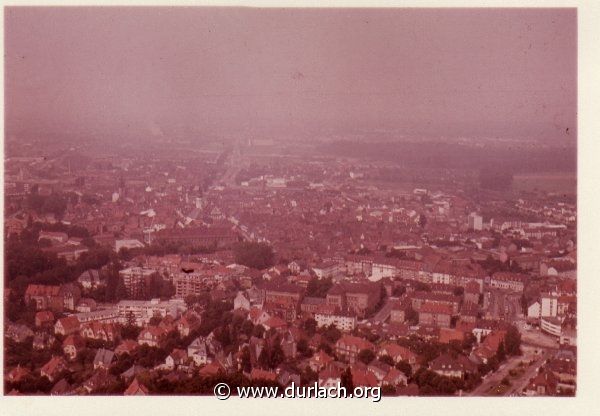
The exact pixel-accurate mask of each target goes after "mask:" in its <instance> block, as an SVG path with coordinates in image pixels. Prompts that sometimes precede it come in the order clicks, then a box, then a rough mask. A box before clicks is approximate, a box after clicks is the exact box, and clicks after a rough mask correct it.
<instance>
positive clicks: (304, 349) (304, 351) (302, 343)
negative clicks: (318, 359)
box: [296, 338, 312, 358]
mask: <svg viewBox="0 0 600 416" xmlns="http://www.w3.org/2000/svg"><path fill="white" fill-rule="evenodd" d="M296 349H297V350H298V354H300V356H302V357H305V358H308V357H310V356H311V355H312V351H311V350H310V348H309V347H308V341H307V340H306V338H302V339H300V340H299V341H298V344H296Z"/></svg>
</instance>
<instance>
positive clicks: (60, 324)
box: [54, 315, 80, 336]
mask: <svg viewBox="0 0 600 416" xmlns="http://www.w3.org/2000/svg"><path fill="white" fill-rule="evenodd" d="M79 330H80V323H79V319H77V317H76V316H73V315H71V316H67V317H65V318H60V319H59V320H57V321H56V323H55V324H54V333H55V334H57V335H63V336H67V335H71V334H74V333H76V332H79Z"/></svg>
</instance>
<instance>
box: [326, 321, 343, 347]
mask: <svg viewBox="0 0 600 416" xmlns="http://www.w3.org/2000/svg"><path fill="white" fill-rule="evenodd" d="M341 337H342V333H341V331H340V330H339V329H337V328H336V327H335V326H334V325H333V324H331V325H329V326H328V327H327V329H325V331H324V332H323V338H325V340H326V341H328V342H329V343H330V344H335V343H336V342H337V341H338V339H340V338H341Z"/></svg>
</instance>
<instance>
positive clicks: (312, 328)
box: [304, 318, 317, 336]
mask: <svg viewBox="0 0 600 416" xmlns="http://www.w3.org/2000/svg"><path fill="white" fill-rule="evenodd" d="M304 330H305V331H306V333H307V334H308V335H309V336H313V335H314V334H315V332H316V330H317V321H315V320H314V319H313V318H308V319H307V320H306V321H304Z"/></svg>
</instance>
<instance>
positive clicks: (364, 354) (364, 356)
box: [358, 349, 375, 364]
mask: <svg viewBox="0 0 600 416" xmlns="http://www.w3.org/2000/svg"><path fill="white" fill-rule="evenodd" d="M374 359H375V353H374V352H373V351H371V350H369V349H364V350H360V352H359V353H358V360H359V361H362V362H363V363H365V364H369V363H370V362H371V361H373V360H374Z"/></svg>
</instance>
